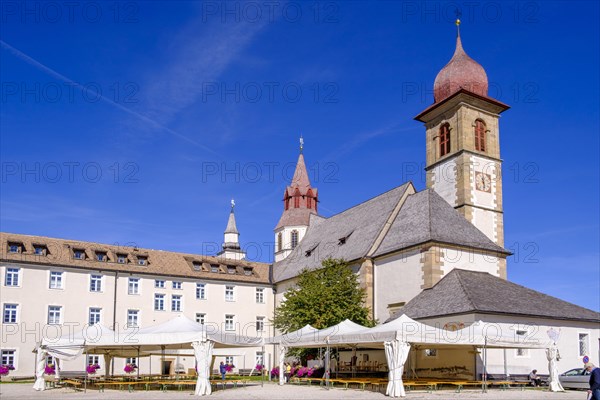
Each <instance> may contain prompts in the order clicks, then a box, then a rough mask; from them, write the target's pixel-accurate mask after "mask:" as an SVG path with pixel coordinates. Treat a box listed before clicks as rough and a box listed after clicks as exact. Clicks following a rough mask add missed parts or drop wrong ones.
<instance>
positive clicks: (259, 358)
mask: <svg viewBox="0 0 600 400" xmlns="http://www.w3.org/2000/svg"><path fill="white" fill-rule="evenodd" d="M259 364H260V365H265V353H264V352H262V351H257V352H256V365H259Z"/></svg>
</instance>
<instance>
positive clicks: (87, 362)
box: [83, 350, 90, 393]
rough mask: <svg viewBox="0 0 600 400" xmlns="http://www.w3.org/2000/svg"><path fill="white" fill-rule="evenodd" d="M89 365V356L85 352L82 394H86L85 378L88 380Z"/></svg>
mask: <svg viewBox="0 0 600 400" xmlns="http://www.w3.org/2000/svg"><path fill="white" fill-rule="evenodd" d="M89 363H90V356H89V354H88V352H87V350H86V352H85V364H86V365H85V379H84V380H83V393H87V378H88V371H87V369H88V364H89Z"/></svg>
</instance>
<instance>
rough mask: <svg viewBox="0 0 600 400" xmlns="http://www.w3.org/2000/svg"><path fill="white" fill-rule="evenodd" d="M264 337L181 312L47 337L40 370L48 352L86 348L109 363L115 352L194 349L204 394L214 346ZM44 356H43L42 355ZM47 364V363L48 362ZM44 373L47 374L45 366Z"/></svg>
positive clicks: (67, 354)
mask: <svg viewBox="0 0 600 400" xmlns="http://www.w3.org/2000/svg"><path fill="white" fill-rule="evenodd" d="M262 345H263V339H262V338H260V337H248V336H242V335H239V334H237V333H235V332H225V331H221V330H220V329H219V328H218V326H216V325H211V324H208V325H203V324H199V323H197V322H195V321H192V320H190V319H189V318H187V317H185V316H183V315H180V316H178V317H176V318H173V319H171V320H169V321H167V322H165V323H162V324H159V325H156V326H152V327H148V328H144V329H139V330H138V329H126V330H124V331H123V332H114V331H112V330H110V329H108V328H106V327H103V326H101V325H92V326H86V327H85V328H84V329H83V330H82V331H81V332H79V333H77V334H74V335H65V336H63V337H61V338H60V339H58V340H56V341H50V340H44V341H43V342H42V343H41V345H40V346H38V349H37V351H38V371H39V370H40V366H41V365H42V362H44V363H45V355H44V353H47V354H50V355H53V356H55V357H56V358H58V359H73V358H75V357H77V356H78V355H80V354H81V353H82V352H84V351H85V352H87V353H92V354H103V355H104V357H105V361H106V362H107V365H108V363H109V362H110V359H111V358H112V357H115V356H119V357H131V356H138V355H139V354H140V352H144V353H147V352H154V351H159V350H161V351H162V350H166V349H172V350H176V349H189V348H190V347H192V348H193V350H194V356H195V358H196V365H197V369H198V379H197V382H196V389H195V394H196V395H198V396H204V395H208V394H210V393H211V387H210V382H209V378H210V363H211V360H212V353H213V348H214V347H244V346H252V347H255V346H262ZM42 356H43V357H42ZM44 366H45V365H44ZM41 370H42V374H43V368H42V369H41ZM37 377H38V379H36V383H35V385H34V389H36V390H44V384H43V383H44V382H43V376H41V381H40V375H37Z"/></svg>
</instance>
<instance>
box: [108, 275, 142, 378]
mask: <svg viewBox="0 0 600 400" xmlns="http://www.w3.org/2000/svg"><path fill="white" fill-rule="evenodd" d="M118 281H119V271H115V289H114V293H113V323H112V329H113V331H114V330H116V329H117V283H118ZM138 362H139V360H138ZM110 364H111V365H110V368H111V370H112V373H113V374H114V373H115V358H114V357H112V360H111V363H110ZM106 368H108V366H107V367H106ZM107 372H108V371H107Z"/></svg>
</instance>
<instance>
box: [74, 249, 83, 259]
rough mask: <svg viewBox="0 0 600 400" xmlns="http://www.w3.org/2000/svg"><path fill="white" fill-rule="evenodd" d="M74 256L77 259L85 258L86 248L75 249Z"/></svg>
mask: <svg viewBox="0 0 600 400" xmlns="http://www.w3.org/2000/svg"><path fill="white" fill-rule="evenodd" d="M73 258H74V259H76V260H85V250H83V249H73Z"/></svg>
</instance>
